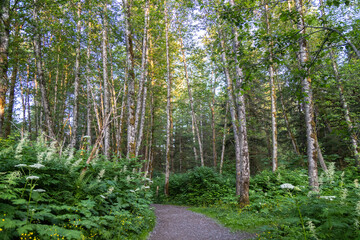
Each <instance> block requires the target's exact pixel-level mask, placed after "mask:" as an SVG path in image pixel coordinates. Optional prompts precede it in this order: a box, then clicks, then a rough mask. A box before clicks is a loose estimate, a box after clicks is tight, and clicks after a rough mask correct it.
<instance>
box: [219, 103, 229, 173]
mask: <svg viewBox="0 0 360 240" xmlns="http://www.w3.org/2000/svg"><path fill="white" fill-rule="evenodd" d="M228 111H229V102H226V112H225V120H224V129H223V130H224V132H223V140H222V147H221V158H220V174H222V169H223V166H224V156H225V143H226V135H227V134H228V132H229V130H228V129H227V115H228Z"/></svg>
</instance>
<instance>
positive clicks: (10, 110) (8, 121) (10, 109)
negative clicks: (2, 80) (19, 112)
mask: <svg viewBox="0 0 360 240" xmlns="http://www.w3.org/2000/svg"><path fill="white" fill-rule="evenodd" d="M18 70H19V60H18V55H17V54H16V56H15V65H14V68H13V71H12V74H11V82H10V94H9V106H8V109H7V119H6V124H5V130H4V137H5V138H7V137H8V136H9V135H10V133H11V123H12V120H13V109H14V98H15V85H16V79H17V75H18ZM23 121H25V119H24V120H23Z"/></svg>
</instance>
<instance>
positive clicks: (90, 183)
mask: <svg viewBox="0 0 360 240" xmlns="http://www.w3.org/2000/svg"><path fill="white" fill-rule="evenodd" d="M1 141H5V140H1ZM6 141H9V140H6ZM2 146H5V145H2ZM87 157H88V153H87V152H86V150H80V151H77V152H72V151H71V150H66V149H65V150H64V151H62V153H61V154H59V149H58V148H57V147H56V144H55V143H47V142H45V140H44V138H43V137H39V138H38V139H37V141H29V140H28V139H27V138H26V137H25V138H23V139H21V140H20V142H19V143H17V144H15V142H12V143H9V142H7V144H6V146H5V147H2V148H1V149H0V191H1V194H0V216H1V218H0V239H4V240H6V239H139V238H140V236H141V235H142V234H144V233H146V232H148V231H149V230H150V229H151V228H152V226H153V225H154V214H153V212H152V211H151V210H150V209H149V204H150V197H151V193H150V191H148V184H149V179H145V178H143V177H142V174H140V173H139V172H138V171H137V169H138V168H139V167H140V166H141V163H139V161H138V160H137V159H117V158H114V159H112V160H111V161H108V160H105V158H103V157H102V156H100V155H99V156H97V157H96V158H95V159H94V160H93V162H92V163H91V164H89V165H86V163H85V162H86V159H87ZM85 167H86V172H85V175H84V176H83V177H82V178H80V173H81V172H82V171H83V169H85Z"/></svg>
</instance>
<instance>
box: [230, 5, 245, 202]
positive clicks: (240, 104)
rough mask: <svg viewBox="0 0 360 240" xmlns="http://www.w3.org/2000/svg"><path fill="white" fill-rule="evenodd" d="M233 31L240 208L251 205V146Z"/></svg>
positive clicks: (237, 46)
mask: <svg viewBox="0 0 360 240" xmlns="http://www.w3.org/2000/svg"><path fill="white" fill-rule="evenodd" d="M230 4H231V5H232V6H235V3H234V0H230ZM232 31H233V33H234V38H233V47H234V53H235V70H236V75H237V77H236V88H237V91H236V101H237V111H238V118H239V124H240V129H239V139H240V147H241V153H240V154H241V161H240V168H241V182H240V184H241V187H240V202H239V203H240V206H241V207H243V206H246V205H248V204H249V202H250V200H249V187H250V159H249V146H248V140H247V127H246V106H245V96H244V93H243V92H242V91H241V90H242V85H243V82H244V74H243V71H242V69H241V68H240V64H239V62H238V57H239V55H238V51H237V50H238V49H239V41H238V36H239V34H238V32H237V29H236V27H232Z"/></svg>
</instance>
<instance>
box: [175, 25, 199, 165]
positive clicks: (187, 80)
mask: <svg viewBox="0 0 360 240" xmlns="http://www.w3.org/2000/svg"><path fill="white" fill-rule="evenodd" d="M179 31H180V48H181V53H182V57H183V64H184V72H185V80H186V85H187V89H188V94H189V101H190V108H191V121H192V122H191V123H192V131H193V140H194V143H195V132H196V136H197V140H198V144H199V151H200V163H201V166H202V167H203V166H204V154H203V147H202V142H201V137H200V132H199V127H198V125H197V120H196V114H195V109H194V101H193V97H192V92H191V87H190V83H189V75H188V71H187V64H186V57H185V51H184V44H183V39H182V36H181V29H179ZM194 154H195V156H196V155H197V154H196V146H195V145H194ZM196 157H197V156H196Z"/></svg>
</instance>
